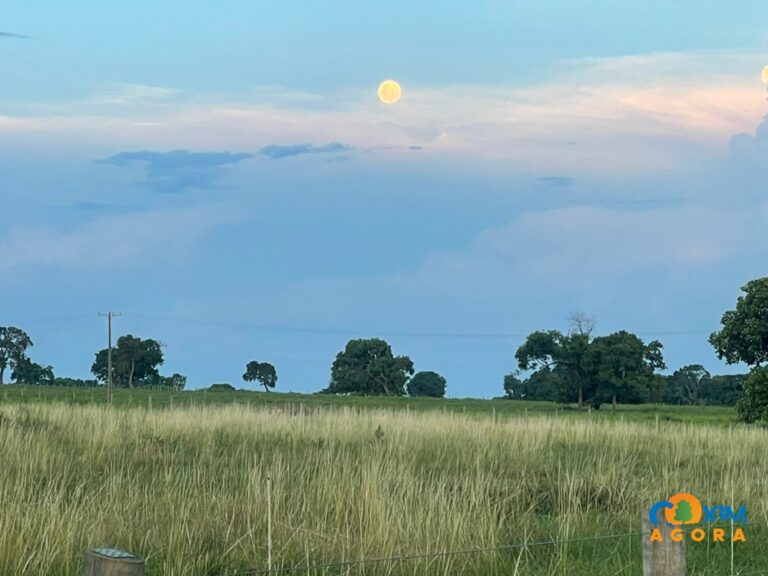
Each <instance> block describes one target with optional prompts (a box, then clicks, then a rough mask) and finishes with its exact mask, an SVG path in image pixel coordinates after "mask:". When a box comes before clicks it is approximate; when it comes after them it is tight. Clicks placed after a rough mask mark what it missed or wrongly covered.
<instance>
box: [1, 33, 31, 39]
mask: <svg viewBox="0 0 768 576" xmlns="http://www.w3.org/2000/svg"><path fill="white" fill-rule="evenodd" d="M0 38H17V39H20V40H29V36H24V34H14V33H13V32H0Z"/></svg>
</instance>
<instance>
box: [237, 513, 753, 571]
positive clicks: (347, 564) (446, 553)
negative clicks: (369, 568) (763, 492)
mask: <svg viewBox="0 0 768 576" xmlns="http://www.w3.org/2000/svg"><path fill="white" fill-rule="evenodd" d="M766 525H768V520H766V521H761V522H747V523H746V524H738V525H734V527H738V528H742V527H747V526H766ZM721 527H726V528H730V527H731V525H730V524H727V525H721ZM693 529H694V528H693V527H691V528H688V529H685V528H684V529H683V531H684V532H686V531H690V530H693ZM650 534H651V533H650V532H647V531H646V532H626V533H623V534H599V535H595V536H584V537H582V538H570V539H561V540H557V539H550V540H538V541H534V542H518V543H515V544H502V545H499V546H492V547H487V548H468V549H464V550H443V551H440V552H424V553H421V554H403V555H395V556H382V557H378V558H360V559H357V560H340V561H337V562H327V563H318V564H298V565H294V566H287V567H279V568H272V569H270V568H254V569H250V570H245V571H239V572H234V575H235V576H259V575H261V574H270V575H271V574H291V573H295V572H311V571H317V570H328V569H332V568H351V567H353V566H360V565H364V564H385V563H399V562H412V561H415V560H427V559H432V558H445V557H451V556H468V555H473V554H489V553H492V552H506V551H510V550H521V549H527V548H537V547H543V546H558V545H564V544H579V543H584V542H597V541H601V540H616V539H619V538H630V537H631V538H635V537H638V536H648V535H650ZM759 575H765V576H768V568H766V569H763V570H758V571H757V572H743V573H737V576H759Z"/></svg>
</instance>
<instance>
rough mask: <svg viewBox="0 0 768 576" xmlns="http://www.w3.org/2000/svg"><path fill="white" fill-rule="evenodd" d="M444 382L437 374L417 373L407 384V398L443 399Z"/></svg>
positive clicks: (430, 372) (428, 372) (429, 372)
mask: <svg viewBox="0 0 768 576" xmlns="http://www.w3.org/2000/svg"><path fill="white" fill-rule="evenodd" d="M445 385H446V380H445V378H443V377H442V376H440V374H438V373H437V372H432V371H426V372H417V373H416V374H415V375H414V376H413V378H411V381H410V382H408V395H409V396H431V397H433V398H443V397H444V396H445Z"/></svg>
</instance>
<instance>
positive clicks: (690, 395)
mask: <svg viewBox="0 0 768 576" xmlns="http://www.w3.org/2000/svg"><path fill="white" fill-rule="evenodd" d="M711 378H712V376H711V375H710V373H709V372H708V371H707V369H706V368H704V366H702V365H701V364H691V365H689V366H683V367H682V368H679V369H677V370H675V371H674V373H673V374H672V375H671V376H668V377H667V378H666V379H665V380H666V393H665V395H664V400H665V401H666V402H669V403H670V404H704V403H705V402H706V401H707V398H706V397H705V396H706V393H705V391H706V389H707V384H708V382H709V381H710V379H711Z"/></svg>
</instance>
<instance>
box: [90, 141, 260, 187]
mask: <svg viewBox="0 0 768 576" xmlns="http://www.w3.org/2000/svg"><path fill="white" fill-rule="evenodd" d="M252 157H253V155H252V154H247V153H232V152H190V151H189V150H173V151H171V152H153V151H143V152H121V153H119V154H115V155H114V156H110V157H108V158H104V159H101V160H97V163H99V164H111V165H113V166H119V167H121V168H133V167H136V166H140V167H142V168H143V170H144V174H145V181H144V184H145V185H146V186H148V187H149V188H152V189H155V190H158V191H161V192H181V191H184V190H187V189H191V188H196V189H205V188H211V187H213V186H214V185H215V184H216V181H217V180H218V179H219V178H220V177H221V176H222V175H223V174H224V168H225V167H227V166H231V165H234V164H237V163H239V162H242V161H243V160H247V159H249V158H252Z"/></svg>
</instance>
